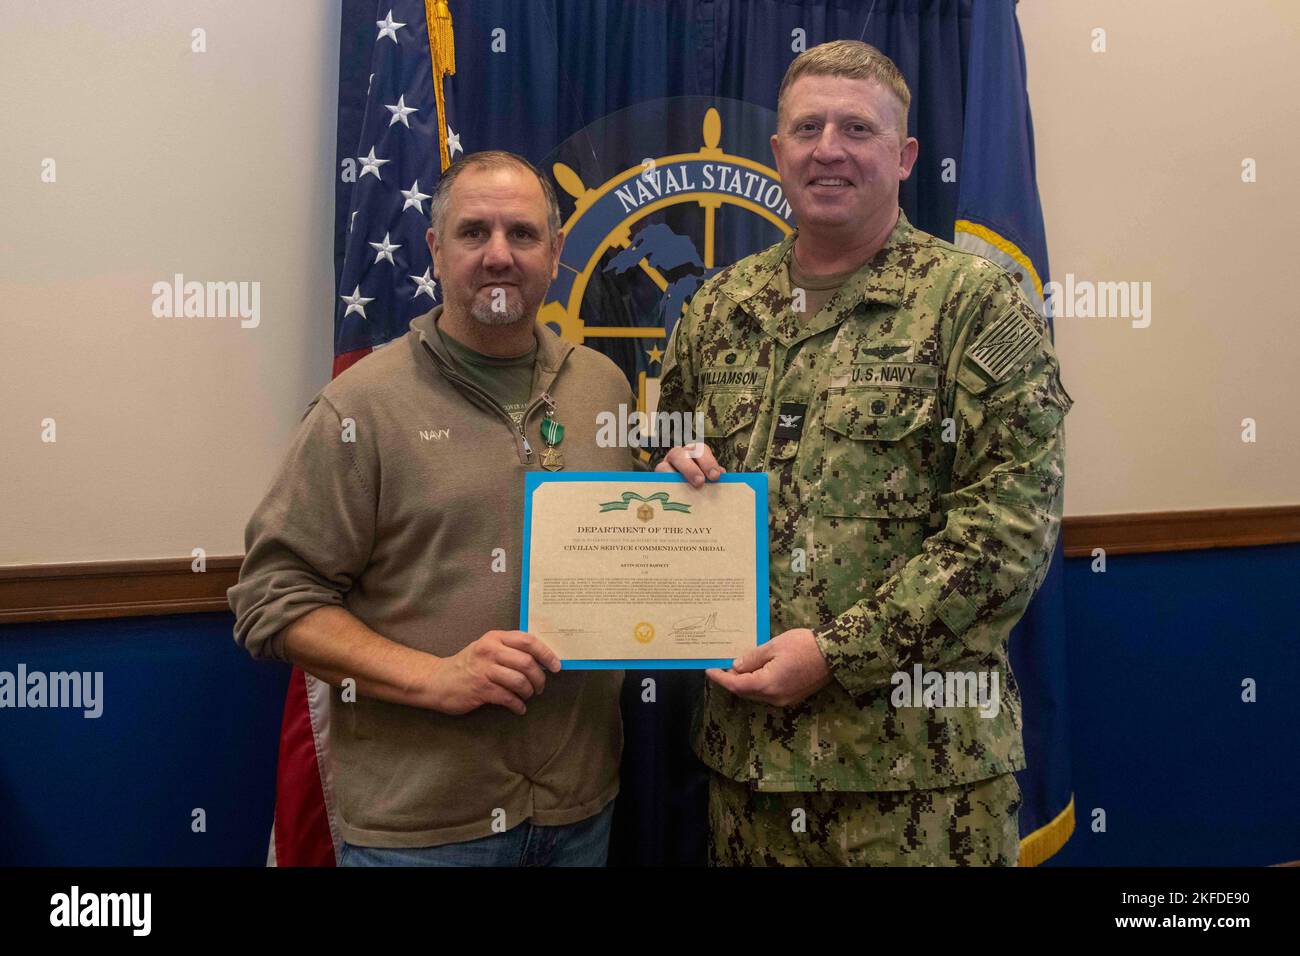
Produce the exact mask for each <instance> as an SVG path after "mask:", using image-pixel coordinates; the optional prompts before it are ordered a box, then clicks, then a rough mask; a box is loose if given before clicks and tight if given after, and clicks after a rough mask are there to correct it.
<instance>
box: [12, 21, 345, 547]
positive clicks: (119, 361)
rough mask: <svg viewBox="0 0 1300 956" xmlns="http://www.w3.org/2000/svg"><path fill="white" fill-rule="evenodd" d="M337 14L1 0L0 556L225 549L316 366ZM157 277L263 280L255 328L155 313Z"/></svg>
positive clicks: (321, 332)
mask: <svg viewBox="0 0 1300 956" xmlns="http://www.w3.org/2000/svg"><path fill="white" fill-rule="evenodd" d="M195 28H202V29H204V30H206V33H207V37H206V40H207V52H204V53H195V52H191V31H192V30H193V29H195ZM338 31H339V4H338V3H337V2H324V0H322V2H294V3H266V2H263V0H223V2H211V3H208V2H199V0H187V2H178V3H172V2H167V3H163V2H148V3H146V2H131V3H123V2H116V3H114V2H57V3H55V2H51V3H26V2H23V3H20V2H17V0H0V100H2V101H3V103H4V105H3V108H2V111H0V352H2V354H3V366H2V368H3V371H0V449H2V451H0V456H2V458H3V465H0V468H2V469H3V470H2V471H0V474H2V475H3V478H2V479H0V480H2V481H3V489H2V490H0V528H2V529H3V531H0V564H28V563H46V562H58V561H81V560H107V559H131V558H153V557H163V556H176V555H188V554H189V553H190V550H191V549H192V548H194V547H203V548H205V549H206V550H207V552H208V553H209V554H211V555H217V554H239V553H242V552H243V528H244V524H245V522H246V521H247V519H248V515H249V514H250V513H251V511H252V508H253V506H254V505H255V504H256V502H257V500H258V499H259V498H260V496H261V495H262V493H263V492H264V491H265V488H266V485H267V482H268V481H269V479H270V475H271V469H272V468H273V467H274V465H275V463H276V462H277V461H278V460H279V457H280V456H281V454H282V453H283V450H284V447H285V445H286V443H287V441H288V438H289V435H290V433H291V431H292V429H293V427H294V425H295V424H296V422H297V418H298V416H299V415H301V412H302V409H303V407H304V406H305V404H306V402H307V401H308V400H310V398H311V396H312V395H313V394H315V392H316V391H317V390H318V389H319V388H320V387H321V386H322V385H323V384H325V382H327V381H328V380H329V373H330V363H331V361H332V349H331V334H332V326H333V297H332V294H333V289H332V286H333V251H332V235H333V208H334V193H333V188H334V180H333V178H332V177H333V168H334V135H335V120H334V112H335V108H336V100H337V86H338V65H337V64H338ZM47 157H49V158H53V159H54V160H55V162H56V166H55V173H56V176H57V179H56V181H55V182H54V183H45V182H42V181H41V173H42V161H43V160H44V159H45V158H47ZM177 272H179V273H182V274H183V275H184V276H185V277H186V278H187V279H197V280H201V281H206V280H229V281H249V282H252V281H256V282H259V283H260V284H261V286H260V288H261V302H260V312H261V316H260V324H259V325H258V327H257V328H247V329H246V328H241V327H240V321H239V319H236V318H225V319H220V318H218V319H198V318H190V319H185V318H177V319H169V318H155V317H154V316H153V314H152V311H151V305H152V302H153V298H154V297H153V294H152V292H151V287H152V285H153V283H154V282H156V281H159V280H168V281H170V278H171V276H172V275H173V274H174V273H177ZM45 418H53V419H54V420H55V422H56V428H57V432H56V435H57V442H55V443H53V444H47V443H43V442H42V441H41V421H42V419H45Z"/></svg>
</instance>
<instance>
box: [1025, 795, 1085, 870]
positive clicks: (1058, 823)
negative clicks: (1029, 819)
mask: <svg viewBox="0 0 1300 956" xmlns="http://www.w3.org/2000/svg"><path fill="white" fill-rule="evenodd" d="M1072 833H1074V794H1070V802H1069V803H1067V804H1066V805H1065V809H1064V810H1062V811H1061V812H1060V813H1058V814H1057V815H1056V818H1055V819H1053V820H1052V822H1051V823H1049V824H1047V825H1046V826H1042V827H1039V828H1038V829H1037V830H1035V831H1034V832H1033V833H1031V834H1029V836H1027V837H1024V838H1023V839H1021V841H1020V865H1021V866H1038V864H1040V863H1043V862H1044V861H1046V860H1049V859H1051V858H1052V857H1053V856H1055V855H1056V853H1057V851H1059V850H1060V849H1061V847H1063V846H1065V843H1066V841H1067V840H1069V839H1070V835H1071V834H1072Z"/></svg>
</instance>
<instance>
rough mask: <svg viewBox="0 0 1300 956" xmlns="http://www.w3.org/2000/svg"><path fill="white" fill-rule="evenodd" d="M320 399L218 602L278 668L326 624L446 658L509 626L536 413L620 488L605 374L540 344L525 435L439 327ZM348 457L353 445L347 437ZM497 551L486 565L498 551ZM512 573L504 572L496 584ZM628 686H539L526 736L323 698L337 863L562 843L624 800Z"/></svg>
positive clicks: (542, 334) (575, 461)
mask: <svg viewBox="0 0 1300 956" xmlns="http://www.w3.org/2000/svg"><path fill="white" fill-rule="evenodd" d="M440 312H441V306H439V307H438V308H436V309H434V310H433V311H432V312H429V313H426V314H425V315H422V316H420V317H419V318H417V319H415V320H413V321H412V322H411V330H410V332H408V333H407V334H406V335H404V336H402V337H401V338H400V339H397V340H395V341H393V342H392V343H390V344H389V345H387V346H385V347H384V348H382V349H379V350H378V351H377V352H375V353H374V354H372V355H368V356H366V357H365V358H364V359H362V360H361V361H360V362H359V363H357V364H356V365H354V366H353V367H352V368H350V369H348V370H347V371H346V372H344V373H343V374H342V375H340V376H339V377H338V378H336V379H335V380H334V381H332V382H330V384H329V385H327V386H326V387H325V388H324V389H323V390H322V391H321V392H320V394H319V395H318V396H317V397H316V398H315V399H314V400H313V401H312V403H311V404H310V405H309V406H308V410H307V413H306V415H305V416H304V418H303V420H302V423H301V425H300V426H299V428H298V432H297V434H296V435H295V437H294V440H293V443H292V445H291V447H290V449H289V452H288V454H287V456H286V458H285V460H284V463H283V464H282V465H281V467H280V470H279V472H278V473H277V474H276V476H275V478H274V480H273V481H272V483H271V487H270V490H269V491H268V492H267V494H266V497H265V498H264V499H263V500H262V502H261V504H259V505H258V507H257V509H256V511H255V512H254V513H253V516H252V518H251V519H250V521H249V523H248V529H247V531H246V534H245V546H246V549H247V556H246V557H245V559H244V564H243V567H242V568H241V569H240V574H239V583H238V584H236V585H235V586H234V587H232V588H231V589H230V591H229V599H230V606H231V608H232V609H233V610H234V612H235V615H236V622H235V640H236V641H237V642H238V643H239V644H240V645H242V646H243V647H245V648H246V649H247V650H248V651H249V653H250V654H252V655H253V656H254V657H260V658H274V659H278V660H284V659H285V656H284V649H283V642H284V633H283V632H284V629H285V627H287V626H288V625H289V624H291V623H292V622H293V621H295V620H297V619H298V618H299V617H302V616H303V615H304V614H306V613H307V612H309V611H311V610H313V609H314V608H318V607H321V606H325V605H337V606H341V607H343V608H346V609H347V610H348V611H350V612H351V613H352V614H354V615H355V616H356V617H358V618H359V619H360V620H361V621H363V622H364V623H365V624H366V625H367V626H368V627H370V628H371V629H373V630H375V631H377V632H378V633H379V634H381V635H383V636H384V637H386V638H388V639H389V640H392V641H396V642H398V643H400V644H405V645H407V646H409V647H413V648H417V649H419V650H422V651H427V652H429V653H431V654H435V655H437V656H439V657H447V656H450V655H452V654H455V653H456V652H458V651H459V650H461V649H462V648H464V647H465V646H466V645H467V644H469V643H471V642H472V641H474V640H477V639H478V638H479V637H481V636H482V635H483V633H484V632H485V631H488V630H492V629H501V630H513V629H515V628H517V627H518V622H519V592H520V568H521V554H520V548H521V544H522V538H523V476H524V473H525V472H527V471H536V470H538V469H539V468H540V464H539V462H540V460H541V455H542V453H543V452H544V451H545V449H546V446H545V444H544V443H543V441H542V438H541V435H540V432H539V429H540V424H541V421H542V419H543V415H544V412H545V404H544V401H543V398H542V396H543V394H544V393H546V394H549V395H550V396H551V398H552V399H553V400H554V402H555V420H556V421H558V422H560V423H561V424H563V425H564V427H565V432H564V438H563V441H562V443H561V446H560V447H561V449H562V451H563V453H564V459H565V462H564V465H565V470H568V471H578V470H593V471H624V470H630V469H632V468H633V467H634V461H635V459H634V457H633V451H632V450H630V449H626V448H599V447H597V445H596V416H597V413H599V412H602V411H607V412H615V413H616V412H617V410H618V406H619V404H620V403H624V404H627V405H628V406H629V407H633V406H634V404H635V402H634V400H633V398H632V395H631V391H630V389H629V388H628V385H627V380H626V379H625V378H624V376H623V374H622V373H621V372H620V371H619V370H618V368H617V367H616V366H615V365H614V363H613V362H611V361H610V360H609V359H608V358H606V357H605V356H603V355H601V354H599V353H597V352H595V351H593V350H591V349H588V348H585V347H582V346H573V345H571V344H569V343H566V342H563V341H562V340H561V339H560V338H559V337H558V336H556V335H555V334H554V333H552V332H550V331H549V330H547V329H545V328H542V327H540V326H539V327H538V329H537V334H538V352H537V365H536V368H535V372H534V381H533V389H532V399H531V401H530V402H529V405H528V408H527V410H526V411H525V419H524V425H523V427H522V429H520V428H518V427H517V426H516V425H515V424H514V422H513V421H512V420H511V418H510V416H509V415H508V414H507V413H506V411H505V410H504V409H503V408H501V406H500V405H498V404H497V403H496V402H495V401H493V400H492V399H491V398H490V397H489V396H487V395H486V394H485V393H483V392H482V391H481V390H479V389H477V388H476V387H475V386H473V385H472V384H471V383H470V382H469V381H468V380H467V379H465V378H464V376H463V375H461V373H459V371H458V367H457V366H456V365H455V364H454V363H453V362H452V360H451V359H450V357H449V356H448V355H447V353H446V351H445V349H444V348H443V346H442V343H441V342H440V340H439V336H438V334H437V330H436V329H435V327H434V323H435V322H436V320H437V316H438V314H439V313H440ZM350 434H351V437H353V438H354V440H351V441H348V440H345V439H346V438H347V437H349V435H350ZM498 548H499V549H501V552H496V550H495V549H498ZM501 553H503V554H504V561H505V568H506V570H505V571H504V572H494V571H493V570H492V566H493V561H494V557H496V556H498V555H499V554H501ZM622 679H623V675H622V672H621V671H604V672H602V671H588V672H578V671H573V672H561V673H559V674H556V675H548V676H547V683H546V689H545V692H544V693H543V694H541V695H540V696H536V697H533V698H532V699H531V700H529V702H528V713H527V714H526V715H524V716H522V717H520V716H516V715H515V714H512V713H510V712H509V711H507V710H506V709H505V708H503V707H498V706H486V707H481V708H479V709H478V710H476V711H474V712H472V713H470V714H466V715H464V716H460V717H450V716H446V715H444V714H439V713H436V712H434V711H429V710H423V709H421V708H416V707H408V706H403V705H398V704H390V703H387V702H384V701H380V700H375V699H371V698H365V697H359V698H358V699H357V700H356V701H355V702H354V703H344V702H342V700H341V699H340V692H339V690H338V688H333V689H332V691H331V708H330V710H331V720H330V732H329V739H330V744H331V749H332V755H333V759H332V766H333V771H334V789H335V797H336V805H337V810H338V813H339V816H340V818H341V829H342V835H343V838H344V839H345V840H347V841H348V842H349V843H355V844H360V845H366V846H380V847H410V846H436V845H439V844H443V843H452V842H459V841H463V840H470V839H476V838H478V837H483V836H488V835H489V834H491V833H492V832H493V829H492V824H493V819H494V818H493V811H494V810H496V809H498V808H499V809H502V810H504V811H505V822H506V825H507V827H513V826H515V825H517V824H518V823H521V822H523V821H524V820H526V819H531V820H532V821H533V822H534V823H537V824H540V825H548V826H554V825H561V824H567V823H573V822H576V821H578V820H582V819H585V818H586V817H589V816H591V815H593V814H595V813H597V812H599V811H600V810H601V808H602V807H603V806H604V805H605V804H606V803H608V802H609V801H610V800H611V799H613V797H614V796H615V795H616V793H617V792H618V765H619V757H620V753H621V749H622V739H623V738H622V724H621V721H620V717H619V706H618V695H619V688H620V686H621V683H622Z"/></svg>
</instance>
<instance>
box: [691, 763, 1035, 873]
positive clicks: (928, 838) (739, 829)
mask: <svg viewBox="0 0 1300 956" xmlns="http://www.w3.org/2000/svg"><path fill="white" fill-rule="evenodd" d="M1020 804H1021V800H1020V787H1019V785H1017V783H1016V778H1015V774H1010V773H1006V774H1002V775H1000V776H997V777H990V778H988V779H987V780H977V781H975V782H973V783H967V784H960V785H958V786H953V787H941V788H937V789H933V790H880V791H874V792H845V791H839V792H836V791H828V790H823V791H795V792H781V793H773V792H766V791H760V790H754V789H753V788H751V787H750V786H749V785H748V784H747V783H739V782H737V781H735V780H731V779H728V778H727V777H724V776H722V775H721V774H718V773H715V772H712V771H710V773H709V832H710V840H709V865H710V866H1015V865H1016V862H1017V860H1018V859H1019V855H1020V830H1019V825H1018V819H1017V815H1018V813H1019V810H1020ZM797 810H802V811H804V814H803V817H802V820H803V826H802V832H800V828H799V827H798V823H799V819H800V818H799V817H798V816H797V815H796V813H795V811H797Z"/></svg>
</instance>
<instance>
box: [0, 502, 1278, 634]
mask: <svg viewBox="0 0 1300 956" xmlns="http://www.w3.org/2000/svg"><path fill="white" fill-rule="evenodd" d="M1061 533H1062V535H1063V537H1064V544H1065V555H1066V557H1070V558H1078V557H1090V556H1091V555H1092V551H1093V549H1094V548H1105V549H1106V554H1107V555H1108V556H1109V555H1115V554H1151V553H1157V552H1161V551H1192V550H1200V549H1203V548H1250V547H1258V546H1260V545H1267V544H1290V543H1295V542H1300V505H1284V506H1281V507H1273V508H1216V509H1211V510H1207V511H1156V512H1147V513H1142V514H1116V515H1082V516H1078V517H1070V518H1066V519H1065V521H1064V522H1063V526H1062V532H1061ZM243 560H244V559H243V556H242V555H230V556H223V557H214V558H208V564H207V570H206V571H204V572H202V573H195V572H194V571H192V570H190V561H191V559H190V558H159V559H156V560H149V561H94V562H84V563H76V564H45V565H26V566H20V567H0V624H16V623H20V622H27V621H74V620H86V619H92V618H108V617H139V616H146V615H153V614H196V613H200V612H205V611H207V612H211V611H227V610H229V605H228V604H227V603H226V589H227V588H229V587H231V586H233V585H234V583H235V582H236V581H237V580H238V579H239V566H240V564H242V563H243Z"/></svg>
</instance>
